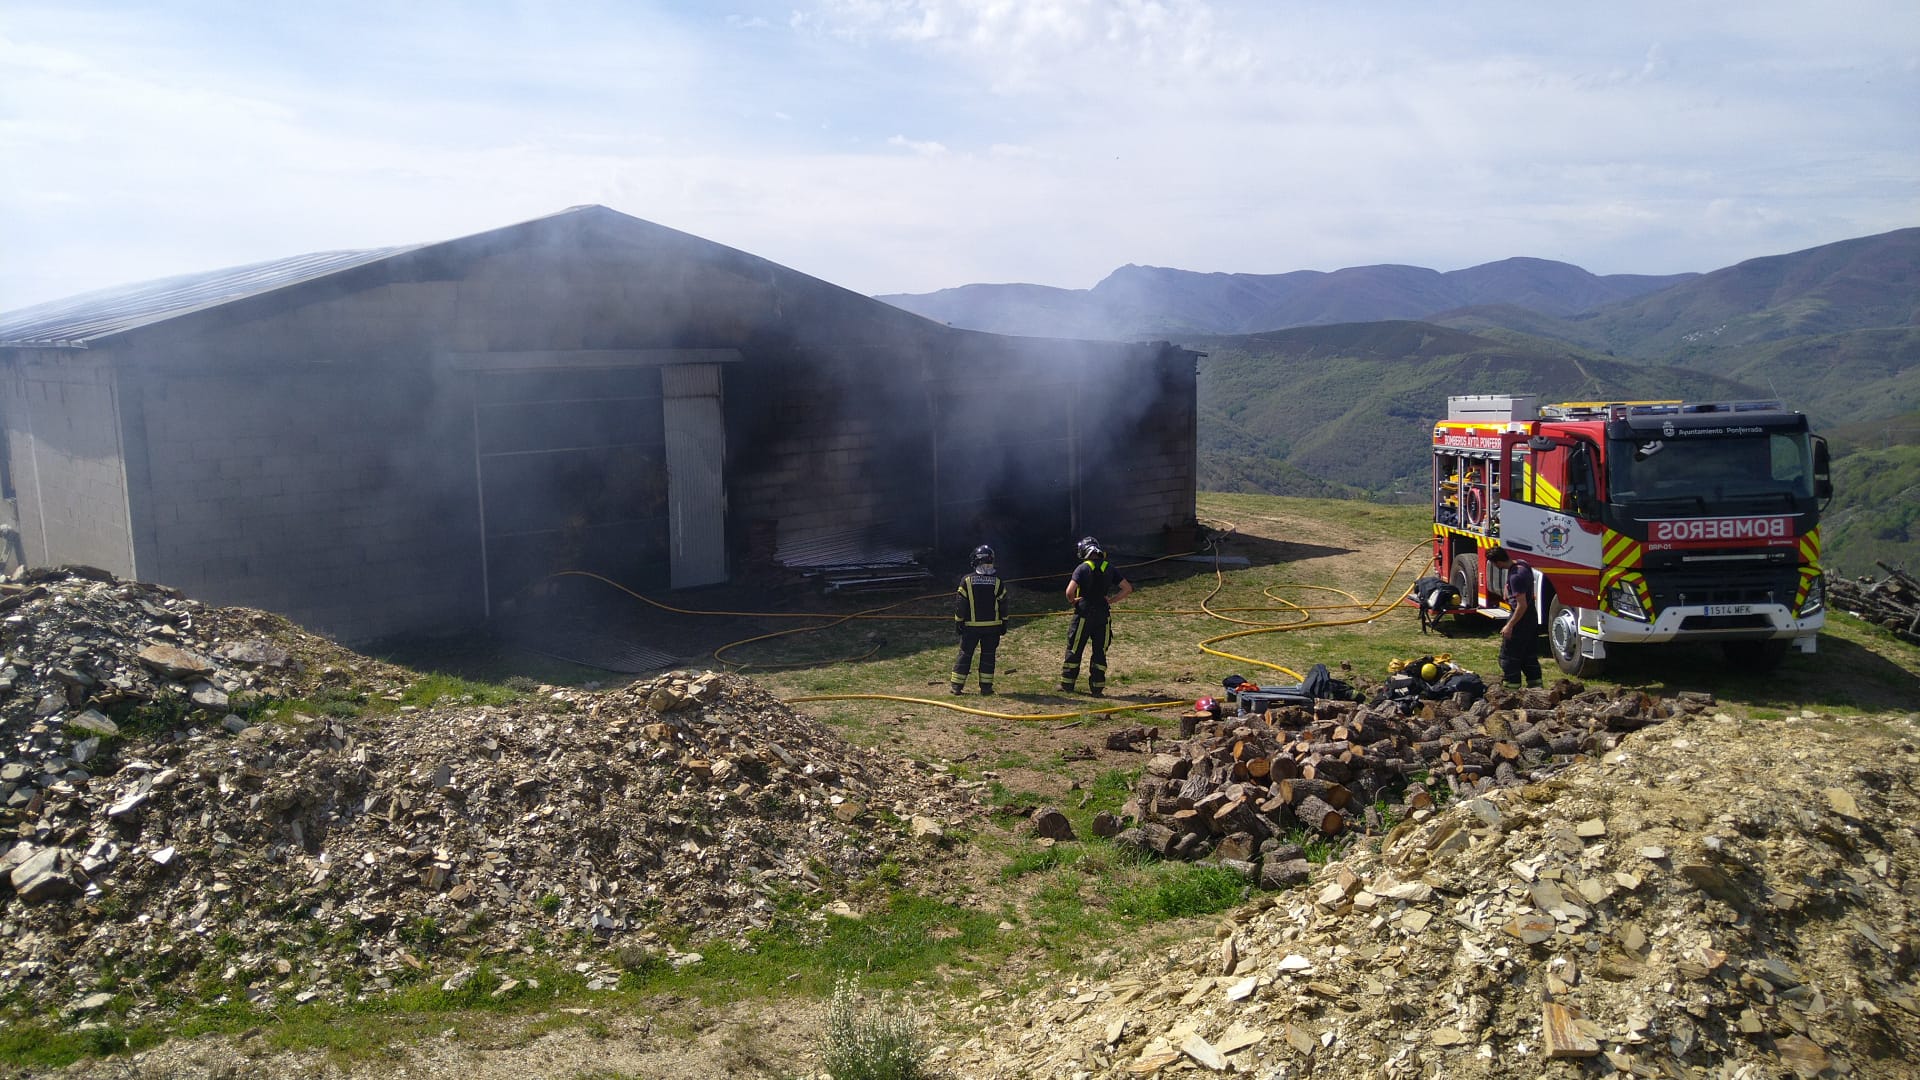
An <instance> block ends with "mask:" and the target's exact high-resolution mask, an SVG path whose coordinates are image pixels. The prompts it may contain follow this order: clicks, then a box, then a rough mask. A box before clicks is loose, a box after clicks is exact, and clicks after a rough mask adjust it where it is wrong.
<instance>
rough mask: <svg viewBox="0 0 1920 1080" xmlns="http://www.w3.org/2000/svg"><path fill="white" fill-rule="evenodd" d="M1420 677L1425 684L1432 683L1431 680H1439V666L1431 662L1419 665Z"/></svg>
mask: <svg viewBox="0 0 1920 1080" xmlns="http://www.w3.org/2000/svg"><path fill="white" fill-rule="evenodd" d="M1420 677H1421V678H1422V679H1424V680H1426V681H1427V682H1432V681H1433V680H1435V679H1437V678H1439V677H1440V665H1439V664H1435V663H1433V662H1431V661H1429V662H1427V663H1425V664H1421V665H1420Z"/></svg>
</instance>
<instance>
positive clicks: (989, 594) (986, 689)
mask: <svg viewBox="0 0 1920 1080" xmlns="http://www.w3.org/2000/svg"><path fill="white" fill-rule="evenodd" d="M954 594H955V601H954V608H953V628H954V630H955V631H956V632H957V633H959V635H960V654H959V655H958V656H956V657H954V660H953V682H952V690H953V692H954V693H956V694H959V693H964V692H965V691H966V688H967V674H968V672H970V671H971V670H972V669H973V650H974V648H975V646H978V647H979V649H980V693H981V694H983V695H990V694H992V693H993V669H994V656H995V655H996V654H997V653H998V652H999V651H1000V635H1002V634H1004V633H1006V632H1007V586H1006V583H1005V582H1003V581H1001V580H1000V575H999V573H998V572H997V571H995V570H994V568H993V549H992V548H990V547H988V546H987V545H985V544H981V545H980V546H979V547H977V548H974V549H973V573H971V574H968V575H967V576H965V577H963V578H961V579H960V587H959V588H958V589H955V590H954Z"/></svg>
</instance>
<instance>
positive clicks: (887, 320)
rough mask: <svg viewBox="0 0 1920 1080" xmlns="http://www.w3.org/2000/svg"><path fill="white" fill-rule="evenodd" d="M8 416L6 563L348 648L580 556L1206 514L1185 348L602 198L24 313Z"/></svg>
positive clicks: (452, 623) (492, 602)
mask: <svg viewBox="0 0 1920 1080" xmlns="http://www.w3.org/2000/svg"><path fill="white" fill-rule="evenodd" d="M0 428H3V429H4V436H5V437H4V439H3V440H0V453H3V454H4V460H0V486H3V490H0V495H3V496H4V499H5V510H4V513H5V515H6V516H9V517H10V518H11V521H10V522H9V523H8V524H9V527H10V529H11V535H10V536H9V537H8V539H9V541H10V543H11V545H12V548H13V557H14V558H16V559H18V560H22V561H24V562H25V563H27V564H29V565H35V566H38V565H56V564H60V563H84V564H88V565H92V566H98V567H101V568H104V569H107V570H111V571H113V572H114V573H116V574H119V575H121V576H124V577H132V578H138V579H141V580H146V581H153V582H158V583H162V584H167V585H172V586H176V587H178V588H181V589H183V590H185V591H186V592H188V593H189V594H191V595H193V596H196V597H198V598H201V599H204V600H207V601H209V602H212V603H219V604H243V605H248V606H253V607H261V608H266V609H269V610H273V611H277V612H280V613H283V614H285V615H287V616H289V617H291V618H293V619H294V620H296V621H298V622H300V623H302V624H303V625H306V626H308V627H310V628H313V629H316V630H319V631H322V632H326V633H331V634H333V635H335V636H337V637H339V638H341V639H343V640H348V641H365V640H370V639H374V638H379V637H385V636H389V635H393V634H399V633H406V632H413V631H429V630H439V629H447V628H456V627H460V626H467V625H474V624H477V623H480V622H483V621H485V620H486V619H488V618H489V617H491V616H493V615H495V614H496V613H497V612H498V611H499V610H500V609H501V608H502V606H503V605H504V604H507V603H508V602H510V601H511V599H512V598H513V597H515V596H518V595H520V594H522V593H524V592H525V591H526V590H527V589H528V588H529V587H531V586H533V585H535V584H537V583H538V582H540V581H541V580H543V579H545V578H546V577H547V576H548V575H550V574H552V573H554V572H555V571H558V570H563V569H584V570H590V571H593V572H596V573H600V574H603V575H605V576H607V577H609V578H612V579H614V580H617V581H620V582H622V583H625V584H628V585H630V586H631V587H633V588H636V589H641V590H659V589H679V588H691V587H696V586H701V585H709V584H715V583H720V582H726V581H728V580H730V579H732V578H733V577H735V576H736V575H738V574H739V573H741V572H742V571H743V570H745V569H750V568H752V567H753V566H754V565H755V564H756V563H757V562H764V561H768V560H770V559H771V558H773V557H775V556H776V555H777V553H778V552H780V551H781V550H792V549H795V548H803V547H805V546H807V545H809V544H813V545H827V546H829V547H831V546H833V545H836V544H841V545H847V546H850V547H852V548H855V549H858V548H860V547H862V546H872V545H876V544H883V545H890V546H894V547H903V548H908V549H913V550H919V551H930V552H936V553H942V554H953V553H956V552H963V551H964V550H966V548H968V547H970V546H971V545H972V544H974V543H977V542H979V541H980V540H981V539H982V538H987V537H992V538H995V539H998V540H1000V542H1002V543H1009V544H1014V545H1033V546H1036V547H1040V546H1045V545H1067V544H1070V542H1071V539H1072V538H1073V537H1074V536H1077V535H1080V534H1082V533H1089V532H1091V533H1095V534H1097V535H1100V536H1101V537H1103V538H1105V539H1108V540H1109V541H1110V543H1114V544H1127V545H1130V546H1131V547H1130V549H1133V550H1153V549H1159V548H1161V547H1163V546H1164V544H1165V542H1166V541H1167V538H1168V537H1170V536H1177V535H1179V534H1180V533H1181V532H1182V531H1183V530H1185V529H1188V528H1190V527H1191V526H1192V524H1193V523H1194V482H1195V481H1194V478H1195V462H1194V453H1195V430H1194V428H1195V386H1194V354H1193V353H1190V352H1187V351H1185V350H1182V349H1178V348H1175V347H1173V346H1171V345H1168V344H1166V343H1157V344H1119V343H1105V342H1084V341H1067V340H1052V339H1041V338H1009V337H1001V336H997V335H991V334H983V333H977V332H972V331H961V330H954V329H952V328H949V327H945V326H941V325H938V324H936V323H932V322H929V321H927V320H925V319H923V318H920V317H919V316H916V315H912V314H909V313H907V312H905V311H901V310H899V309H896V308H893V307H890V306H888V305H886V304H884V303H881V302H879V301H876V300H873V299H871V298H868V297H865V296H860V295H858V294H855V293H852V292H848V291H847V290H844V289H840V288H837V287H835V286H833V285H830V284H828V283H826V282H823V281H820V280H818V279H815V278H811V277H808V276H806V275H804V274H800V273H797V272H795V271H793V270H789V269H787V268H785V267H782V266H779V265H776V264H774V263H771V262H768V261H766V260H764V259H760V258H756V257H754V256H752V255H748V254H746V253H744V252H740V251H737V250H734V249H731V248H727V247H724V246H722V245H719V244H714V243H711V242H709V241H705V240H702V239H700V238H698V237H694V236H690V235H687V234H685V233H681V232H676V231H674V230H672V229H667V228H663V227H661V226H658V225H654V224H651V223H648V222H645V221H641V220H639V219H636V218H632V217H628V216H626V215H623V214H620V213H617V212H615V211H612V210H608V209H606V208H604V207H598V206H587V207H577V208H574V209H571V210H567V211H564V212H562V213H559V214H555V215H552V216H550V217H545V218H540V219H537V220H534V221H529V222H524V223H521V224H518V225H512V226H508V227H506V228H501V229H496V230H492V231H489V232H484V233H480V234H477V235H473V236H467V237H463V238H460V239H456V240H449V241H445V242H440V243H430V244H422V245H416V246H410V247H399V248H387V249H381V250H376V251H356V252H332V253H323V254H318V255H308V256H302V257H298V258H292V259H285V260H280V261H276V262H271V263H265V264H260V265H256V266H248V267H240V268H236V269H232V270H225V271H218V272H214V273H209V274H202V275H193V276H190V277H185V278H175V279H169V280H166V281H160V282H154V283H150V284H147V285H142V286H136V287H130V288H121V289H114V290H108V291H105V292H100V293H93V294H88V295H85V296H80V297H75V298H73V299H70V300H65V301H59V302H55V303H51V304H43V305H39V306H36V307H33V308H29V309H24V310H20V311H15V312H10V313H7V314H4V315H0ZM1062 550H1070V548H1063V547H1053V548H1049V549H1048V551H1047V558H1048V559H1049V561H1051V562H1056V563H1057V562H1060V561H1062V560H1064V559H1065V556H1064V555H1063V554H1060V552H1061V551H1062Z"/></svg>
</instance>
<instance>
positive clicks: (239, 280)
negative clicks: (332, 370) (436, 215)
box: [0, 244, 425, 348]
mask: <svg viewBox="0 0 1920 1080" xmlns="http://www.w3.org/2000/svg"><path fill="white" fill-rule="evenodd" d="M424 246H425V245H423V244H409V245H405V246H402V247H387V248H373V249H371V250H367V251H321V252H316V253H314V254H312V255H295V256H293V257H291V258H286V259H275V260H273V261H272V262H263V263H254V264H252V265H250V266H235V267H229V268H228V269H225V270H212V271H209V272H207V273H204V274H185V275H182V276H180V277H171V278H164V279H162V280H160V281H147V282H141V283H140V284H137V285H122V286H118V287H116V288H112V289H101V290H98V291H96V292H90V293H83V294H82V295H80V296H70V297H68V298H66V299H65V300H54V301H50V302H48V303H45V304H36V305H34V306H33V307H28V308H21V309H20V310H18V311H9V312H5V313H0V347H8V346H11V347H16V348H23V347H38V348H85V347H86V345H87V342H89V341H92V340H94V339H96V338H102V337H106V336H108V335H109V334H117V333H120V332H122V331H125V330H131V329H133V328H134V327H136V326H145V325H146V324H148V323H153V322H159V321H160V320H162V319H170V318H173V317H175V316H178V315H185V314H186V313H188V312H190V311H197V310H199V309H201V308H205V307H212V306H213V305H216V304H225V303H229V302H231V301H234V300H239V299H241V298H243V297H248V296H258V295H260V294H261V293H267V292H272V291H273V290H275V289H281V288H285V287H287V286H289V285H297V284H300V283H301V282H306V281H312V280H314V279H315V278H321V277H325V276H327V275H328V274H335V273H339V272H340V271H342V270H347V269H351V268H352V267H356V266H365V265H366V264H368V263H372V262H379V261H380V260H381V259H386V258H391V257H392V256H394V255H398V254H400V253H401V252H404V251H412V250H414V249H415V248H418V247H424Z"/></svg>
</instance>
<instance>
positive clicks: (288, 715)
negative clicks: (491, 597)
mask: <svg viewBox="0 0 1920 1080" xmlns="http://www.w3.org/2000/svg"><path fill="white" fill-rule="evenodd" d="M0 648H3V649H4V654H5V655H4V663H0V829H3V830H4V836H3V838H0V840H3V842H0V996H5V997H10V998H12V999H13V1000H15V1001H20V1000H22V999H24V1000H26V1001H30V1002H36V1003H38V1005H39V1006H40V1007H42V1008H45V1009H48V1010H59V1011H61V1012H63V1013H64V1014H65V1015H67V1016H69V1017H74V1018H84V1017H85V1016H86V1015H87V1014H88V1013H90V1012H91V1011H93V1010H98V1009H102V1008H104V1007H106V1006H107V1005H109V1004H110V1003H112V1002H114V999H115V997H116V995H120V996H121V997H122V999H123V1001H122V1002H121V1004H119V1005H116V1006H115V1008H124V1007H126V1006H125V1003H126V1002H128V1001H130V1002H132V1008H133V1009H134V1011H135V1012H136V1013H137V1012H138V1011H140V1010H141V1009H142V1008H145V1007H148V1006H149V1004H150V1003H155V1002H160V1001H164V1000H166V999H167V998H169V997H170V996H173V995H175V994H178V993H195V994H198V995H200V996H201V997H203V998H205V997H207V996H209V995H210V994H226V995H229V996H230V997H232V998H236V999H238V998H245V999H247V1000H253V1001H265V1000H286V999H292V1000H301V1001H305V1000H313V999H315V998H321V999H328V1000H340V999H344V998H346V997H348V996H350V995H351V994H353V993H356V992H372V991H377V990H381V989H384V988H387V987H390V986H394V985H398V984H399V983H401V982H405V981H409V980H412V979H418V978H426V977H434V978H442V977H445V978H447V979H449V980H453V979H458V978H460V977H461V974H460V972H459V971H457V970H455V971H452V972H450V973H449V972H448V971H447V970H446V969H447V968H448V967H449V966H453V967H457V966H458V963H459V958H472V957H476V956H477V957H481V958H485V957H487V956H490V955H499V956H506V955H510V954H514V953H520V954H530V953H535V952H538V953H540V954H542V958H543V959H551V958H554V957H555V956H556V954H557V955H558V956H559V958H560V959H564V960H567V961H569V962H570V965H571V966H572V967H573V968H574V970H576V971H578V972H580V973H582V974H584V975H586V976H587V978H588V981H589V985H598V984H605V985H611V984H612V983H613V982H614V981H615V980H616V979H617V978H618V976H619V974H620V966H621V964H622V963H627V964H628V965H629V966H630V965H631V960H632V957H633V956H634V955H636V952H635V950H638V953H639V954H644V955H646V956H648V957H651V958H652V959H654V960H658V961H661V962H669V961H670V962H678V963H686V962H696V961H697V955H696V954H692V953H690V952H676V951H675V950H674V948H673V945H672V943H671V942H678V943H680V944H681V945H682V946H683V947H686V948H688V949H692V948H695V947H697V945H698V943H699V942H701V941H705V940H713V939H730V940H735V941H739V940H742V939H743V935H744V934H745V933H746V932H747V931H748V930H750V929H751V928H753V927H756V926H763V925H766V924H767V922H768V920H769V919H770V917H771V916H772V914H773V912H774V910H775V907H776V904H777V903H778V901H779V899H780V898H781V897H782V895H784V894H787V893H790V892H794V891H798V892H803V893H804V892H810V891H814V890H817V889H819V888H821V887H822V885H823V884H825V885H829V886H831V885H835V884H846V883H848V882H854V881H858V880H860V879H861V878H862V877H864V876H866V875H867V874H869V873H871V872H872V871H873V869H874V868H875V867H876V866H878V865H879V864H880V863H881V862H882V861H884V860H887V859H895V860H898V861H900V862H902V863H906V864H908V865H912V864H913V860H914V859H915V858H917V857H920V856H923V855H928V854H929V853H931V852H932V851H934V850H935V846H936V845H935V841H937V840H938V839H939V837H940V836H941V826H942V825H943V824H944V823H948V822H951V821H954V820H956V819H958V818H959V817H960V816H963V815H964V814H965V813H966V812H967V811H968V808H969V807H970V806H971V796H970V795H969V794H968V793H967V792H966V791H965V790H964V786H963V785H959V784H956V783H954V781H953V779H952V777H951V776H950V775H948V774H946V773H943V772H938V771H934V770H930V769H929V770H922V769H919V768H916V767H915V766H913V765H911V764H908V763H902V762H899V761H896V760H893V759H890V758H884V759H883V758H881V757H880V756H878V755H876V754H874V753H872V752H869V751H866V750H862V749H859V748H855V747H853V746H851V745H850V744H848V743H847V742H846V741H845V740H844V739H842V738H840V737H839V736H837V735H836V734H834V733H832V732H831V731H830V730H828V729H827V728H825V727H823V726H822V725H820V724H819V723H818V722H816V721H813V720H811V719H809V718H807V717H805V716H801V715H797V714H795V713H794V712H793V711H792V710H790V709H788V708H787V707H785V706H784V705H782V704H781V703H780V702H779V701H778V700H776V699H774V698H773V697H771V696H770V695H768V694H767V693H765V692H764V691H762V690H761V689H759V688H758V687H757V686H755V685H754V684H752V683H750V682H748V681H746V680H744V679H739V678H736V677H733V676H727V675H720V674H715V673H711V672H708V673H698V674H696V673H676V674H672V675H667V676H661V677H659V678H656V679H653V680H651V681H646V682H638V683H634V684H631V685H628V686H625V687H620V688H616V689H607V690H586V689H560V688H554V687H540V688H538V689H537V690H534V691H531V692H528V693H526V694H524V695H522V697H521V698H520V699H519V700H517V701H512V702H510V703H508V704H503V705H488V704H479V703H475V702H473V701H470V700H464V701H462V700H447V699H441V700H439V701H435V702H423V703H419V704H408V703H407V702H408V701H409V700H410V698H409V697H408V695H407V694H406V690H407V687H408V686H409V685H410V683H411V681H412V680H413V678H414V676H413V675H412V674H411V673H409V672H407V671H406V670H404V669H401V668H398V667H392V666H389V665H385V664H381V663H378V662H375V661H372V660H369V659H367V658H365V657H361V656H357V655H355V654H353V653H350V652H347V651H346V650H343V649H340V648H339V647H337V646H335V645H333V644H332V643H330V642H328V641H326V640H325V639H322V638H319V637H316V636H313V635H310V634H307V633H304V632H302V631H300V630H299V629H298V628H296V627H294V626H292V625H291V624H289V623H287V622H286V621H285V620H283V619H280V618H278V617H276V616H272V615H269V614H266V613H263V612H259V611H252V610H247V609H234V608H225V609H223V608H216V607H211V606H208V605H204V604H201V603H198V602H195V601H192V600H190V599H187V598H184V597H182V596H180V595H179V594H177V593H175V592H173V591H171V590H168V589H165V588H160V587H156V586H152V585H146V584H140V583H137V582H129V581H120V580H116V579H114V578H112V577H111V576H110V575H107V574H104V573H101V572H98V571H92V570H87V569H84V568H63V569H59V570H51V571H32V572H28V573H27V574H26V575H24V576H21V577H19V579H18V580H16V581H13V582H8V583H5V584H4V585H0ZM275 703H279V704H280V705H281V706H282V707H280V708H277V709H276V708H271V706H273V705H274V704H275ZM671 928H679V931H681V932H674V931H672V929H671ZM684 931H691V941H692V942H693V943H694V944H691V945H689V944H688V937H687V936H685V935H684V933H683V932H684ZM623 956H624V957H625V958H626V959H625V960H622V959H621V958H622V957H623Z"/></svg>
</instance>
